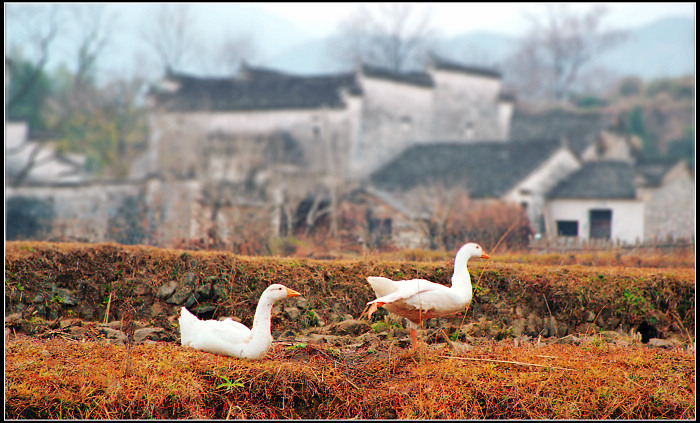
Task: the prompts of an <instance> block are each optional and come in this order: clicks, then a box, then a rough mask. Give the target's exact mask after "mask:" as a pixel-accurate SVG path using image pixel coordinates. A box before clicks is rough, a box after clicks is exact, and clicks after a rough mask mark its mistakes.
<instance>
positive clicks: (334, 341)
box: [309, 333, 341, 345]
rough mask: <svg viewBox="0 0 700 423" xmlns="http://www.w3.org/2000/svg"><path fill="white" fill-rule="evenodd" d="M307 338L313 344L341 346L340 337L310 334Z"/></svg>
mask: <svg viewBox="0 0 700 423" xmlns="http://www.w3.org/2000/svg"><path fill="white" fill-rule="evenodd" d="M309 337H310V338H311V340H312V341H313V342H321V343H325V344H331V345H338V344H341V342H340V339H341V337H340V336H336V335H320V334H317V333H312V334H309Z"/></svg>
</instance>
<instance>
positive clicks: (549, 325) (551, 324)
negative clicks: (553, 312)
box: [543, 317, 559, 336]
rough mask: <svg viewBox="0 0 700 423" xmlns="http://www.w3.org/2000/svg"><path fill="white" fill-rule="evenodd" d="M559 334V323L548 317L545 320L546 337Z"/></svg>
mask: <svg viewBox="0 0 700 423" xmlns="http://www.w3.org/2000/svg"><path fill="white" fill-rule="evenodd" d="M558 334H559V323H558V322H557V319H555V318H554V317H548V318H546V319H545V324H544V333H543V335H544V336H557V335H558Z"/></svg>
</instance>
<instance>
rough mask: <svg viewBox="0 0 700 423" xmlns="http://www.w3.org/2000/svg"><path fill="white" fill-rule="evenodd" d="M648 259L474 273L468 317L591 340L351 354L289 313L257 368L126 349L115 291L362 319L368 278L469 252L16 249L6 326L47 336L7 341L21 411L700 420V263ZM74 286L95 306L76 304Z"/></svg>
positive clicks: (531, 262)
mask: <svg viewBox="0 0 700 423" xmlns="http://www.w3.org/2000/svg"><path fill="white" fill-rule="evenodd" d="M635 254H637V255H636V256H634V257H633V256H632V255H631V254H620V253H615V252H612V253H587V254H579V255H570V254H567V255H549V256H548V255H527V254H508V255H501V256H499V255H494V256H493V259H492V260H489V261H479V262H474V264H471V263H470V271H471V274H472V282H473V283H474V285H475V293H476V295H475V301H474V303H473V304H472V306H471V307H470V309H469V310H467V311H466V312H465V313H462V314H461V315H459V316H457V317H456V318H455V320H457V321H458V322H459V321H461V322H464V323H469V322H472V323H474V322H479V319H480V318H484V317H488V319H490V320H491V321H494V322H503V321H506V322H508V321H507V320H504V319H509V318H511V317H509V316H511V314H514V313H515V312H514V310H515V309H516V308H517V307H518V306H519V307H527V308H529V309H530V310H532V311H533V313H535V312H536V313H540V314H543V315H546V314H545V313H551V316H553V317H556V318H557V320H559V321H561V322H567V321H570V322H571V323H570V325H569V332H570V335H568V337H569V339H570V337H572V336H576V337H577V338H578V342H576V343H567V342H565V341H566V339H567V337H556V336H552V337H534V338H531V339H525V338H517V337H513V336H508V335H507V334H506V335H504V336H492V335H489V336H485V337H481V338H478V337H477V338H474V337H472V338H469V339H470V340H467V341H466V342H459V341H458V340H456V339H457V338H454V337H453V339H452V342H450V341H448V338H449V337H452V336H453V335H454V333H451V332H449V331H448V332H447V333H445V338H446V339H445V342H442V341H440V340H435V339H431V340H428V339H427V337H426V336H424V337H423V341H424V342H422V343H421V346H420V348H419V350H418V351H417V352H416V353H415V354H411V353H410V351H409V350H408V349H405V348H402V347H401V346H400V342H399V341H400V340H399V339H398V338H397V337H392V336H385V337H382V338H381V339H380V338H378V337H377V334H376V333H371V332H372V331H370V333H367V334H362V335H359V336H353V337H348V339H347V340H346V342H342V343H329V342H323V341H318V342H316V341H309V340H308V338H304V337H303V336H302V334H304V333H305V330H306V329H308V328H303V327H301V326H299V324H298V322H297V323H294V322H287V321H285V320H284V319H281V318H280V319H275V320H273V323H274V325H273V333H280V332H281V331H282V330H283V329H284V330H288V329H289V330H291V332H293V333H295V334H298V335H299V337H298V338H295V336H287V337H278V342H276V343H275V344H273V348H272V349H271V351H270V352H269V353H268V355H267V357H266V358H265V359H264V360H260V361H246V360H238V359H234V358H230V357H220V356H216V355H212V354H209V353H205V352H199V351H193V350H191V349H186V348H183V347H181V346H180V345H179V342H178V341H177V340H173V341H169V342H148V343H144V344H138V345H133V346H130V347H128V346H124V345H115V344H113V343H111V342H110V341H108V340H107V339H104V337H101V336H99V335H97V332H95V331H93V329H94V325H95V324H96V322H99V321H102V320H103V319H104V317H105V313H106V311H107V310H106V308H107V307H106V301H105V299H106V298H111V303H110V305H111V309H110V312H109V314H110V315H109V320H110V321H111V320H117V319H120V318H121V316H120V310H122V309H123V306H124V305H125V304H134V305H137V304H141V305H142V306H143V307H142V309H143V310H148V309H149V307H151V308H153V307H155V306H158V307H159V309H161V310H163V313H164V314H166V315H168V316H169V317H172V315H174V314H176V313H177V310H178V309H179V306H178V305H169V304H166V303H165V302H164V301H162V299H159V298H158V296H157V295H156V293H157V291H158V288H159V287H160V286H162V285H163V284H165V283H168V282H169V281H173V280H174V281H177V282H178V283H179V284H180V286H184V287H187V288H188V289H190V288H191V289H193V290H195V289H197V288H198V287H200V286H202V285H203V284H206V283H210V284H215V283H218V284H221V285H222V286H223V287H224V290H225V292H226V293H227V295H225V296H223V297H222V298H219V299H217V300H211V301H210V302H211V303H212V304H213V305H215V306H216V307H217V309H216V317H218V316H219V315H235V316H241V317H243V323H247V324H249V323H250V322H249V321H246V319H248V318H249V316H252V310H253V309H254V307H255V304H256V301H257V297H258V296H259V293H260V292H261V291H262V289H264V288H265V287H266V286H267V285H269V284H270V283H276V282H281V283H284V284H286V285H287V286H290V287H293V288H294V289H297V290H299V291H300V292H302V293H303V294H304V296H305V297H306V298H307V299H308V302H309V304H310V305H309V307H310V309H313V310H314V311H315V312H317V313H318V315H320V316H327V315H328V313H329V310H331V309H332V308H333V307H334V306H336V307H337V306H340V307H343V310H342V311H344V312H347V313H349V314H351V315H352V316H354V317H355V318H357V317H359V315H360V312H361V311H362V309H363V306H364V304H365V302H366V301H367V300H368V299H369V298H371V297H372V292H371V290H370V289H369V287H368V286H367V284H366V282H364V277H365V276H367V275H385V276H387V277H392V278H404V277H405V278H410V277H424V278H426V279H431V280H435V281H437V282H441V283H448V281H449V277H450V275H451V270H452V268H451V257H449V255H447V254H444V255H443V256H442V257H440V256H439V254H438V253H425V252H423V253H421V252H416V251H414V252H405V253H403V255H400V254H397V253H393V255H392V256H391V257H382V256H376V257H360V258H347V259H342V260H311V259H305V258H295V257H285V258H279V257H242V256H235V255H232V254H229V253H225V252H215V251H214V252H197V251H184V250H167V249H158V248H153V247H140V246H121V245H117V244H97V245H89V244H62V243H23V242H10V243H7V245H6V258H5V266H6V273H5V295H6V315H7V313H10V312H14V313H18V314H19V315H21V322H22V325H25V326H22V325H19V326H17V327H18V328H19V327H32V328H34V329H36V328H38V327H41V328H43V329H42V330H41V331H39V330H34V331H32V330H26V331H22V330H19V331H17V332H11V333H10V334H9V337H8V332H7V331H6V344H5V410H6V412H5V413H6V414H5V417H6V418H10V419H26V418H41V419H59V418H63V419H75V418H78V419H141V418H217V419H224V418H231V419H234V418H235V419H286V418H292V419H298V418H304V419H350V418H362V419H394V418H397V419H516V418H517V419H613V418H625V419H694V418H695V350H694V341H695V339H694V336H695V335H694V333H695V326H694V322H695V312H694V310H695V271H694V256H692V255H690V256H689V255H686V256H683V255H674V256H672V257H664V256H660V255H658V254H656V255H655V254H638V253H635ZM664 264H666V265H664ZM56 289H65V290H69V291H70V292H72V293H73V295H74V296H75V298H76V299H78V300H80V304H79V305H74V306H70V307H69V306H68V305H67V304H63V303H61V301H60V299H59V300H57V298H59V297H58V296H57V295H56V293H55V292H56ZM40 298H44V300H39V299H40ZM42 301H43V302H42ZM40 310H41V312H39V311H40ZM77 310H80V311H77ZM588 312H591V313H594V314H595V315H596V319H601V320H603V319H605V321H613V320H614V319H617V321H618V322H619V323H618V324H619V325H620V327H622V326H623V325H627V326H625V328H630V327H632V328H633V327H635V325H638V324H639V322H642V321H645V322H646V321H649V322H651V321H653V323H654V325H655V326H656V327H657V328H658V333H659V334H661V335H669V336H671V335H672V336H675V337H676V338H680V339H683V340H684V344H682V345H678V346H676V347H674V348H656V347H652V346H650V345H649V344H645V343H641V342H639V340H638V339H633V340H629V341H626V342H614V341H613V340H611V339H608V338H606V337H605V336H604V335H605V334H606V333H611V332H610V329H611V328H607V329H608V332H605V329H606V328H604V327H601V326H596V325H595V324H593V323H595V322H593V323H590V322H587V319H586V314H587V313H588ZM81 313H86V314H84V315H82V314H81ZM51 316H53V317H55V319H52V318H51ZM378 318H379V319H382V318H383V317H381V316H379V317H378ZM69 319H72V321H75V320H76V319H77V320H81V321H84V322H85V323H84V324H83V325H82V326H81V328H82V330H83V332H81V333H82V334H83V335H81V336H80V337H76V336H68V332H67V331H63V330H61V328H62V327H63V325H64V323H65V322H67V321H68V320H69ZM652 319H654V320H652ZM370 323H371V322H370ZM579 323H582V324H583V325H578V324H579ZM507 324H508V323H506V325H507ZM577 325H578V326H577ZM6 326H7V323H6ZM457 327H458V325H457ZM579 327H584V328H587V329H585V330H584V332H580V331H577V329H576V328H579ZM175 329H176V328H175ZM447 330H448V329H447V326H445V331H447ZM91 333H92V334H95V336H87V334H91ZM661 335H659V336H661ZM523 339H524V340H523ZM425 341H430V342H427V343H426V342H425Z"/></svg>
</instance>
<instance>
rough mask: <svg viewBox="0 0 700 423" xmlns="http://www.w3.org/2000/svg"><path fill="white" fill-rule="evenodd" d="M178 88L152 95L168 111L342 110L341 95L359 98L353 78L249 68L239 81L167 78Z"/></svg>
mask: <svg viewBox="0 0 700 423" xmlns="http://www.w3.org/2000/svg"><path fill="white" fill-rule="evenodd" d="M169 79H171V80H173V81H175V82H177V83H178V84H179V85H180V87H179V89H178V90H176V91H175V92H167V91H165V90H159V91H153V92H152V94H154V95H155V97H156V100H157V102H158V104H160V105H161V106H162V107H165V108H166V109H167V110H171V111H190V110H206V111H223V110H270V109H315V108H321V107H328V108H340V107H344V102H343V98H342V95H341V91H343V90H346V91H347V92H348V93H350V94H352V95H358V94H361V92H362V91H361V88H360V86H359V84H358V82H357V80H356V78H355V74H353V73H348V74H338V75H325V76H313V77H309V76H296V75H286V74H283V73H279V72H274V71H268V70H263V69H253V68H248V69H246V70H245V71H244V72H243V73H242V77H240V78H201V77H194V76H189V75H183V74H174V73H170V74H169Z"/></svg>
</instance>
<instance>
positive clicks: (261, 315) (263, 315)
mask: <svg viewBox="0 0 700 423" xmlns="http://www.w3.org/2000/svg"><path fill="white" fill-rule="evenodd" d="M271 317H272V301H270V300H268V299H265V298H261V299H260V302H259V303H258V306H257V307H256V309H255V316H254V317H253V327H252V329H251V330H252V332H253V338H256V337H258V336H271V335H270V319H271Z"/></svg>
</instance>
